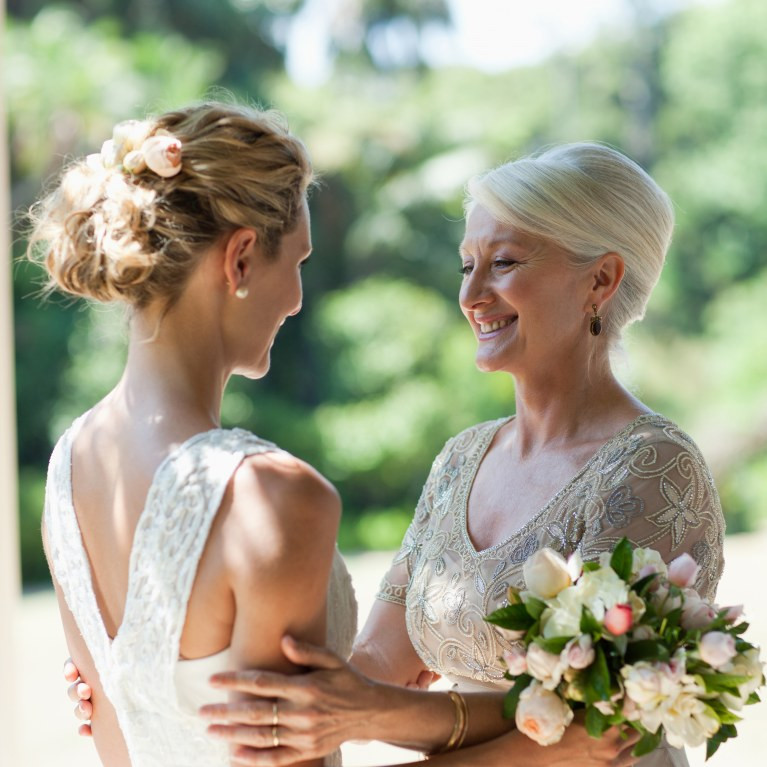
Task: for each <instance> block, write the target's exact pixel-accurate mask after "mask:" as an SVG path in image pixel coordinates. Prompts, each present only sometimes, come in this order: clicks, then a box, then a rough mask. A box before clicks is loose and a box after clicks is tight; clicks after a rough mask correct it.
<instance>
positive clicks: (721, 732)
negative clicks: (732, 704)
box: [706, 724, 738, 761]
mask: <svg viewBox="0 0 767 767" xmlns="http://www.w3.org/2000/svg"><path fill="white" fill-rule="evenodd" d="M737 735H738V731H737V730H736V729H735V725H732V724H723V725H722V726H721V727H720V728H719V729H718V730H717V731H716V732H715V733H714V734H713V735H712V736H711V737H710V738H709V739H708V740H707V741H706V761H708V760H709V759H710V758H711V757H712V756H713V755H714V754H715V753H716V750H717V749H718V748H719V746H721V745H722V743H724V742H725V741H726V740H729V739H730V738H735V737H737Z"/></svg>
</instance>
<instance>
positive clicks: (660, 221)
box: [465, 142, 674, 340]
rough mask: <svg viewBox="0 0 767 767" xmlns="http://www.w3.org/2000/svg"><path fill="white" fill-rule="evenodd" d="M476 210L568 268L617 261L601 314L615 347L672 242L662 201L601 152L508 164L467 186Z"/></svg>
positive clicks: (633, 171) (564, 149) (568, 152)
mask: <svg viewBox="0 0 767 767" xmlns="http://www.w3.org/2000/svg"><path fill="white" fill-rule="evenodd" d="M474 205H481V206H482V207H483V208H485V209H486V210H487V211H488V213H490V215H491V216H493V217H494V218H495V219H497V220H498V221H500V222H501V223H503V224H507V225H509V226H513V227H515V228H517V229H520V230H522V231H524V232H525V233H527V234H529V235H532V236H536V237H541V238H543V239H546V240H549V241H551V242H553V243H555V244H556V245H558V246H560V247H562V248H564V249H565V250H566V251H568V252H569V254H570V257H571V260H572V263H573V264H574V265H575V266H588V265H589V264H590V263H592V262H594V261H595V260H596V259H597V258H599V257H600V256H602V255H604V254H605V253H609V252H614V253H617V254H619V255H620V256H621V257H622V258H623V261H624V263H625V274H624V277H623V281H622V282H621V284H620V286H619V288H618V290H617V291H616V293H615V294H614V295H613V296H612V298H611V299H610V300H609V302H607V304H606V305H605V307H604V309H602V308H600V311H601V312H602V314H603V315H604V317H605V323H604V327H605V333H606V334H607V335H608V336H610V338H611V340H618V339H619V338H620V335H621V333H622V331H623V329H624V328H625V327H626V326H627V325H629V324H631V323H632V322H635V321H636V320H640V319H642V317H643V316H644V313H645V308H646V306H647V302H648V300H649V298H650V294H651V293H652V290H653V288H654V287H655V284H656V282H657V281H658V278H659V277H660V273H661V269H662V268H663V263H664V261H665V258H666V251H667V250H668V246H669V244H670V242H671V234H672V231H673V228H674V212H673V208H672V205H671V200H670V199H669V197H668V195H667V194H666V193H665V192H664V191H663V190H662V189H661V188H660V187H659V186H658V184H657V183H655V181H653V179H652V178H650V176H649V175H648V174H647V173H646V172H645V171H644V170H642V168H640V167H639V165H637V164H636V163H635V162H634V161H633V160H630V159H629V158H628V157H626V156H625V155H623V154H621V153H620V152H618V151H616V150H615V149H611V148H610V147H607V146H604V145H602V144H595V143H590V142H582V143H576V144H564V145H561V146H556V147H553V148H551V149H547V150H544V151H543V152H541V153H540V154H536V155H532V156H530V157H525V158H522V159H520V160H515V161H513V162H508V163H506V164H504V165H501V166H500V167H498V168H494V169H493V170H490V171H488V172H486V173H484V174H481V175H479V176H476V177H474V178H473V179H471V180H470V181H469V184H468V187H467V196H466V204H465V208H466V211H467V213H468V211H469V210H471V208H472V207H473V206H474Z"/></svg>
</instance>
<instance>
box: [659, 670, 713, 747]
mask: <svg viewBox="0 0 767 767" xmlns="http://www.w3.org/2000/svg"><path fill="white" fill-rule="evenodd" d="M699 690H700V688H697V689H696V688H695V686H693V685H686V686H685V689H683V690H682V691H681V692H680V693H679V694H678V695H677V696H676V697H675V698H673V699H672V700H670V701H669V702H668V704H667V705H666V706H664V707H663V715H662V723H663V728H664V730H665V733H666V740H667V741H668V743H669V745H670V746H673V747H674V748H684V747H685V746H690V747H691V748H695V747H696V746H700V745H702V744H703V743H705V742H706V740H708V738H710V737H711V736H712V735H713V734H714V733H715V732H716V731H717V730H718V729H719V720H718V719H717V718H716V717H715V716H713V715H712V714H711V713H710V712H709V710H708V709H707V708H706V706H705V705H704V703H703V701H702V700H700V698H699V697H698V696H699V695H700V694H701V692H700V691H699Z"/></svg>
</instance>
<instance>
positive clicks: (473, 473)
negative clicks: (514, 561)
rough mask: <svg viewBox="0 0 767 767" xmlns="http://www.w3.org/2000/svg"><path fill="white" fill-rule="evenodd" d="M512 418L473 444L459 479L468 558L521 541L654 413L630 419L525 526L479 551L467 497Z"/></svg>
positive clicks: (500, 423) (462, 529)
mask: <svg viewBox="0 0 767 767" xmlns="http://www.w3.org/2000/svg"><path fill="white" fill-rule="evenodd" d="M514 418H515V416H513V415H512V416H509V417H508V418H501V419H499V420H498V421H496V422H495V423H493V424H492V426H491V428H489V429H487V430H486V431H485V433H483V434H482V435H481V437H480V439H479V440H478V441H477V444H476V446H475V448H474V451H473V453H472V455H471V457H470V459H469V462H468V466H467V467H466V470H465V473H464V476H463V478H462V482H461V498H460V504H459V509H460V523H459V524H460V527H461V533H462V535H463V538H464V542H465V544H466V546H467V547H468V549H469V551H470V552H471V554H472V556H474V557H475V558H477V557H482V556H484V555H487V554H490V553H492V552H494V551H496V550H497V549H500V548H501V547H503V546H506V545H508V544H509V543H511V541H513V540H514V539H515V538H521V537H524V536H525V535H526V534H527V532H528V531H529V530H530V528H531V527H533V526H534V525H535V524H536V523H537V521H538V520H539V519H540V518H541V517H542V516H543V515H544V514H545V513H546V512H548V511H549V510H550V509H551V508H552V506H554V505H555V504H556V503H557V502H558V501H559V500H560V499H561V498H562V496H563V495H564V494H565V493H566V492H567V491H568V490H570V488H572V486H573V485H574V484H575V483H576V482H577V481H578V480H579V479H580V478H581V477H582V476H583V474H584V473H585V472H586V471H588V469H589V468H590V467H591V466H592V465H593V464H594V463H596V462H597V461H598V460H599V459H600V458H601V456H602V455H603V454H604V453H605V452H606V451H607V450H609V448H610V447H611V446H612V445H613V444H615V443H616V442H617V441H619V440H620V439H622V438H623V437H624V436H625V435H626V434H628V433H630V432H631V431H633V430H634V429H636V427H637V426H639V425H641V424H642V423H644V422H645V421H649V420H652V419H653V418H658V414H657V413H641V414H640V415H638V416H637V417H636V418H634V420H633V421H630V422H629V423H627V424H626V425H625V426H624V427H623V428H622V429H620V431H618V432H617V433H616V434H614V435H613V436H612V437H610V439H608V440H607V441H606V442H605V443H604V444H602V445H601V446H600V447H599V448H598V449H597V450H596V452H595V453H594V454H593V455H592V456H591V457H590V458H589V459H588V460H587V461H586V463H584V465H583V466H582V467H581V468H580V469H579V470H578V471H577V472H576V473H575V474H574V475H573V476H572V477H571V478H570V479H569V480H568V481H567V482H566V483H565V484H564V485H563V486H562V487H561V488H560V489H559V490H558V491H557V492H556V493H555V494H554V495H553V496H552V497H551V498H550V499H549V500H548V501H547V502H546V503H545V504H544V505H543V506H542V507H541V508H540V509H538V511H536V512H535V513H534V514H533V515H532V516H531V517H530V519H528V521H527V522H525V524H524V525H522V526H521V527H520V528H518V529H517V530H515V531H514V532H513V533H511V535H508V536H506V537H505V538H504V539H503V540H501V541H499V542H498V543H494V544H493V545H492V546H488V547H486V548H483V549H478V548H477V547H476V546H475V545H474V541H472V539H471V535H470V534H469V498H470V497H471V491H472V490H473V488H474V481H475V480H476V478H477V473H478V472H479V467H480V466H481V465H482V461H483V460H484V458H485V456H486V455H487V452H488V450H489V449H490V445H491V444H492V442H493V439H494V438H495V435H496V434H497V433H498V432H499V431H500V430H501V429H502V428H503V427H504V426H505V425H506V424H508V423H511V421H512V420H513V419H514Z"/></svg>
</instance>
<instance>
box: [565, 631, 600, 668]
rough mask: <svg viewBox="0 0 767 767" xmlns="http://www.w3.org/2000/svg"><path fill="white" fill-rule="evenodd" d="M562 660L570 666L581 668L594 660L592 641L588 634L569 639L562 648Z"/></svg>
mask: <svg viewBox="0 0 767 767" xmlns="http://www.w3.org/2000/svg"><path fill="white" fill-rule="evenodd" d="M562 659H563V661H564V662H565V663H566V664H567V665H568V666H570V668H577V669H582V668H586V667H587V666H590V665H591V664H592V663H593V662H594V643H593V642H592V640H591V637H590V636H589V635H588V634H581V635H580V636H579V637H577V638H574V639H571V640H570V641H569V642H568V643H567V644H566V645H565V648H564V650H562Z"/></svg>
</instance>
